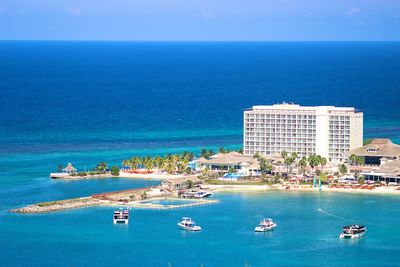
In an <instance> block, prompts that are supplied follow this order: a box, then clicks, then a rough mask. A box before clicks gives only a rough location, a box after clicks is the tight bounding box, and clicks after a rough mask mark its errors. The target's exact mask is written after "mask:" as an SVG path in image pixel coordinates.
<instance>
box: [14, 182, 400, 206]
mask: <svg viewBox="0 0 400 267" xmlns="http://www.w3.org/2000/svg"><path fill="white" fill-rule="evenodd" d="M135 176H136V175H135ZM180 177H182V176H179V177H176V175H174V178H180ZM133 178H136V177H133ZM151 179H154V178H151ZM159 179H160V178H159ZM160 180H162V179H160ZM204 185H205V186H206V187H207V188H208V190H210V191H212V192H243V193H249V192H258V193H267V192H269V191H286V192H308V193H311V192H318V193H323V192H333V193H345V194H366V195H382V196H396V195H397V196H399V195H400V190H396V189H395V187H378V188H375V189H373V190H369V189H361V188H358V189H351V188H330V187H328V186H327V185H323V186H322V189H321V190H320V188H319V187H313V186H312V185H299V186H294V185H290V187H289V188H288V187H287V185H282V184H277V185H266V184H259V185H257V184H256V185H249V184H247V185H245V184H244V185H240V184H225V185H224V184H222V185H213V184H204ZM151 188H153V187H146V188H135V189H127V190H121V191H115V192H105V193H99V194H94V195H91V196H86V197H80V198H72V199H65V200H55V201H49V202H41V203H36V204H31V205H27V206H24V207H20V208H15V209H12V210H10V211H11V212H15V213H46V212H55V211H61V210H68V209H76V208H83V207H90V206H131V207H135V208H150V209H172V208H181V207H190V206H198V205H203V204H212V203H218V202H219V200H218V199H212V200H209V199H196V200H188V199H185V200H183V199H181V198H177V195H176V192H168V193H164V194H163V195H158V196H153V197H149V198H144V199H143V198H141V196H142V195H143V193H144V192H146V191H148V190H150V189H151ZM163 199H164V200H168V199H170V200H175V201H178V200H181V201H182V203H183V202H185V201H186V204H182V205H180V204H179V205H178V204H171V205H162V204H157V203H144V202H146V201H149V202H151V201H154V200H163ZM188 202H191V203H188Z"/></svg>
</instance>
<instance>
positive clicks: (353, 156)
mask: <svg viewBox="0 0 400 267" xmlns="http://www.w3.org/2000/svg"><path fill="white" fill-rule="evenodd" d="M349 159H350V163H351V165H354V164H355V163H356V162H357V155H356V154H351V155H350V157H349Z"/></svg>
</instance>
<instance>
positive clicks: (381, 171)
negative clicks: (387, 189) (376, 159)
mask: <svg viewBox="0 0 400 267" xmlns="http://www.w3.org/2000/svg"><path fill="white" fill-rule="evenodd" d="M361 175H362V176H364V179H365V181H371V182H384V183H386V184H389V183H390V184H400V160H390V161H382V165H381V166H380V167H379V168H378V169H376V170H374V171H371V172H362V173H361Z"/></svg>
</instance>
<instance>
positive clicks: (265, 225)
mask: <svg viewBox="0 0 400 267" xmlns="http://www.w3.org/2000/svg"><path fill="white" fill-rule="evenodd" d="M276 226H277V224H276V223H274V222H273V221H272V219H270V218H266V219H263V220H262V221H261V222H260V224H259V225H258V226H257V227H256V228H254V231H255V232H267V231H271V230H273V229H274V228H275V227H276Z"/></svg>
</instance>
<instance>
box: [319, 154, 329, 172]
mask: <svg viewBox="0 0 400 267" xmlns="http://www.w3.org/2000/svg"><path fill="white" fill-rule="evenodd" d="M326 163H327V160H326V158H324V157H321V158H320V162H319V165H321V172H322V171H323V169H324V167H325V165H326Z"/></svg>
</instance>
